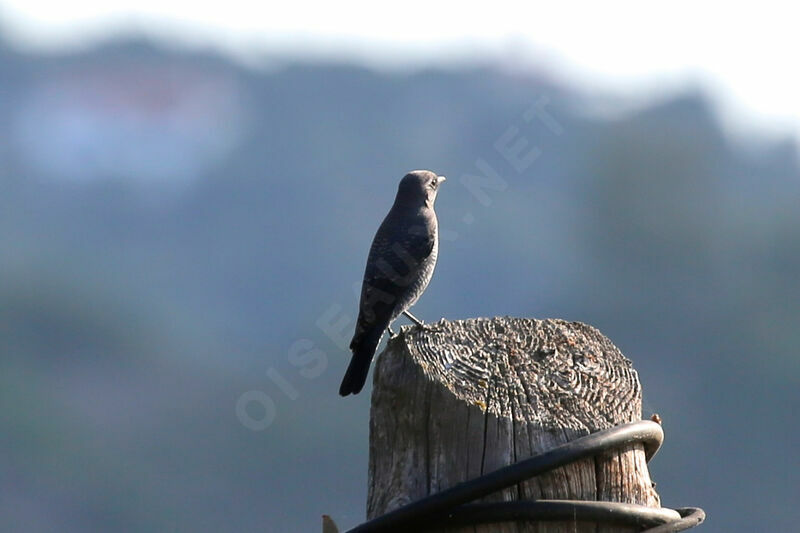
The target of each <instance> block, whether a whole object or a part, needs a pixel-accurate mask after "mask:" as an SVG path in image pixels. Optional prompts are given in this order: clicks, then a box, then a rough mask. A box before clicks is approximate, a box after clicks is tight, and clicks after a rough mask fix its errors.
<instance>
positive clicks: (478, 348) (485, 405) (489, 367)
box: [367, 317, 659, 533]
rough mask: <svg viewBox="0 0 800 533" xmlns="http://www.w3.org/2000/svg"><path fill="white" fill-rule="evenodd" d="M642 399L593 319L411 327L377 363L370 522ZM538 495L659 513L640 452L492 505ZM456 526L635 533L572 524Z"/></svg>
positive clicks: (573, 470) (596, 425) (600, 424)
mask: <svg viewBox="0 0 800 533" xmlns="http://www.w3.org/2000/svg"><path fill="white" fill-rule="evenodd" d="M641 396H642V391H641V386H640V384H639V379H638V376H637V374H636V371H635V370H634V369H633V367H632V365H631V362H630V361H629V360H628V359H626V358H625V357H624V356H623V355H622V354H621V353H620V351H619V350H618V349H617V348H616V347H615V346H614V345H613V344H612V343H611V342H610V341H609V340H608V339H607V338H606V337H605V336H603V335H602V334H601V333H600V332H599V331H597V330H596V329H595V328H593V327H591V326H587V325H585V324H581V323H578V322H566V321H564V320H553V319H549V320H535V319H522V318H509V317H502V318H494V319H471V320H463V321H452V322H449V321H444V320H442V321H440V322H438V323H436V324H433V325H432V329H430V330H427V329H426V330H423V329H420V328H415V327H404V328H403V329H402V331H401V333H400V334H399V335H397V336H396V337H394V338H393V339H390V341H389V343H388V345H387V347H386V349H385V350H384V352H383V353H382V354H381V356H380V357H379V358H378V362H377V364H376V368H375V377H374V388H373V393H372V409H371V416H370V459H369V461H370V462H369V480H370V481H369V494H368V503H367V515H368V518H374V517H376V516H379V515H381V514H384V513H385V512H387V511H390V510H392V509H395V508H397V507H399V506H401V505H404V504H406V503H410V502H412V501H414V500H417V499H419V498H422V497H424V496H426V495H428V494H432V493H434V492H437V491H439V490H442V489H445V488H448V487H451V486H453V485H454V484H456V483H459V482H461V481H466V480H468V479H472V478H475V477H478V476H480V475H482V474H484V473H487V472H491V471H493V470H495V469H497V468H500V467H502V466H505V465H508V464H512V463H515V462H517V461H518V460H521V459H524V458H527V457H530V456H533V455H537V454H539V453H542V452H544V451H546V450H549V449H551V448H553V447H555V446H558V445H559V444H563V443H565V442H568V441H571V440H574V439H575V438H577V437H580V436H583V435H586V434H588V433H592V432H595V431H599V430H601V429H606V428H610V427H613V426H616V425H619V424H622V423H625V422H631V421H635V420H640V419H641ZM541 498H547V499H579V500H602V501H619V502H626V503H636V504H642V505H647V506H651V507H658V506H659V499H658V495H657V494H656V492H655V490H654V489H653V486H652V483H651V481H650V477H649V473H648V470H647V464H646V462H645V457H644V450H643V448H642V446H641V445H634V446H630V447H628V448H625V449H622V450H614V451H610V452H608V453H605V454H604V455H603V456H602V457H597V458H594V459H587V460H584V461H580V462H578V463H574V464H571V465H568V466H565V467H563V468H559V469H557V470H555V471H553V472H550V473H548V474H545V475H543V476H539V477H537V478H533V479H531V480H528V481H526V482H524V483H521V484H519V485H517V486H515V487H511V488H508V489H506V490H504V491H502V492H499V493H495V494H493V495H491V496H490V497H488V498H486V500H484V501H508V500H519V499H541ZM458 531H473V532H488V531H492V532H533V531H537V532H548V533H552V532H565V533H566V532H570V533H572V532H584V531H587V532H588V531H591V532H595V531H601V532H606V531H630V530H627V529H620V528H619V527H615V528H614V527H607V526H599V527H598V526H596V525H595V524H585V523H575V522H570V523H557V524H556V523H549V524H547V523H540V524H510V523H506V524H496V525H491V526H489V525H485V526H478V527H470V528H466V529H463V528H462V529H459V530H458Z"/></svg>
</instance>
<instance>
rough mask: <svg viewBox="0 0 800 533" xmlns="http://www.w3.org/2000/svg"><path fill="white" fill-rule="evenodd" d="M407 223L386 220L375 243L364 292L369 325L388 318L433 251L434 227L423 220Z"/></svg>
mask: <svg viewBox="0 0 800 533" xmlns="http://www.w3.org/2000/svg"><path fill="white" fill-rule="evenodd" d="M406 222H408V223H406V224H398V223H397V221H395V220H391V219H390V217H387V220H385V221H384V223H383V224H381V227H380V228H379V229H378V232H377V233H376V234H375V239H374V240H373V241H372V246H371V247H370V250H369V257H368V259H367V268H366V270H365V271H364V284H363V286H362V289H361V311H362V313H364V318H365V319H366V321H367V322H370V323H374V322H380V321H382V320H383V319H386V320H388V319H389V317H390V316H391V314H392V311H393V310H394V307H395V303H396V299H397V298H398V297H399V296H400V294H402V293H403V292H404V290H405V289H406V288H407V287H408V286H409V285H411V284H413V283H414V282H415V281H416V280H417V279H418V277H419V269H420V267H421V265H422V263H423V261H424V260H425V259H427V258H428V256H430V254H431V252H432V251H433V247H434V243H435V241H436V229H435V226H433V225H431V224H426V223H425V220H424V219H420V220H416V219H411V220H406Z"/></svg>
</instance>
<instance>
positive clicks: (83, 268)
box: [0, 0, 800, 533]
mask: <svg viewBox="0 0 800 533" xmlns="http://www.w3.org/2000/svg"><path fill="white" fill-rule="evenodd" d="M756 8H757V11H756V10H755V9H754V10H745V9H744V8H738V7H734V6H732V5H727V4H722V3H716V2H711V3H704V4H703V5H702V6H699V5H696V4H688V3H686V4H684V3H681V2H678V3H670V4H669V5H663V6H659V7H658V8H657V10H654V9H653V8H651V7H649V6H643V5H639V3H635V2H623V3H619V4H603V5H602V6H593V7H590V6H584V5H581V4H574V3H569V2H567V3H562V4H559V5H558V6H550V7H546V8H525V9H524V10H520V8H519V7H514V4H513V3H511V2H506V1H504V0H499V1H497V2H493V3H492V6H491V10H488V9H487V10H485V11H483V12H469V11H467V10H466V8H465V7H463V6H453V5H445V4H442V5H437V6H431V5H428V4H426V3H422V2H417V1H415V0H410V1H409V2H404V3H403V4H402V5H397V6H394V8H390V7H381V8H378V7H377V4H368V3H359V2H352V1H345V2H337V3H335V4H330V5H323V4H322V3H320V4H316V3H307V2H294V3H293V5H269V4H268V5H265V6H261V7H260V8H258V9H257V10H254V9H253V8H252V6H250V5H248V4H247V3H244V2H238V1H232V2H226V3H225V4H224V5H213V6H212V5H210V6H201V5H197V4H196V3H193V4H191V5H190V4H188V3H180V2H171V1H169V0H167V1H160V2H154V1H149V0H145V1H139V2H136V3H134V2H127V1H122V2H116V3H112V4H102V5H101V4H100V3H95V2H92V1H84V0H79V1H77V2H69V3H64V4H63V6H61V7H58V6H57V5H56V4H54V3H53V2H44V1H41V0H28V1H26V2H22V1H20V0H2V1H0V531H9V532H86V531H276V532H294V531H319V528H320V515H321V514H323V513H327V514H330V515H332V516H333V517H334V519H335V520H336V521H337V522H338V523H339V525H340V527H342V528H345V527H351V526H353V525H355V524H357V523H359V522H360V521H362V520H363V518H364V512H365V511H364V510H365V498H366V474H367V452H368V417H369V393H370V389H369V385H368V387H367V389H366V391H365V393H363V394H361V395H359V396H357V397H350V398H347V399H340V398H339V397H338V395H337V389H338V385H339V381H340V379H341V376H342V375H343V372H344V369H345V367H346V365H347V362H348V360H349V357H350V354H349V352H348V351H347V350H346V344H347V342H348V341H349V336H350V335H351V332H352V327H353V319H354V317H355V314H356V305H357V302H356V291H357V288H356V287H357V286H358V285H359V284H360V278H361V274H362V272H363V266H364V261H365V258H366V254H367V250H368V247H369V244H370V241H371V239H372V236H373V234H374V231H375V229H376V227H377V225H378V224H379V223H380V221H381V219H382V217H383V215H384V214H385V212H386V211H387V210H388V208H389V206H390V205H391V202H392V200H393V198H394V194H395V190H396V185H397V182H398V180H399V179H400V178H401V177H402V175H403V174H404V173H405V172H406V171H408V170H411V169H415V168H430V169H432V170H434V171H436V172H438V173H441V174H444V175H446V176H448V178H449V179H448V182H447V183H446V185H445V186H444V188H443V190H442V192H441V194H440V195H439V200H438V202H437V212H438V215H439V220H440V226H441V231H442V244H441V253H440V260H439V264H438V266H437V272H436V276H435V277H434V280H433V282H432V283H431V286H430V287H429V289H428V291H427V292H426V294H425V296H424V297H423V298H422V299H421V300H420V302H419V303H418V305H417V306H416V308H415V314H416V315H417V316H419V317H420V318H422V319H424V320H437V319H439V318H440V317H442V316H444V317H447V318H449V319H460V318H468V317H479V316H494V315H516V316H526V317H538V318H545V317H561V318H566V319H569V320H579V321H583V322H587V323H589V324H592V325H594V326H596V327H598V328H599V329H600V330H601V331H602V332H603V333H605V334H606V335H607V336H609V337H610V338H611V340H612V341H613V342H615V343H616V344H617V345H618V346H619V347H620V348H621V350H622V351H623V353H625V354H626V355H627V356H628V357H629V358H630V359H632V360H633V362H634V365H635V367H636V368H637V369H638V371H639V374H640V377H641V381H642V383H643V386H644V391H645V401H644V406H645V409H644V415H645V416H649V415H650V413H652V412H658V413H660V414H661V416H662V417H663V419H664V428H665V431H666V442H665V444H664V447H663V449H662V451H661V452H660V453H659V455H658V456H657V457H656V458H655V459H654V461H653V462H652V463H651V472H652V475H653V477H654V479H655V480H656V481H657V482H658V491H659V492H660V494H661V496H662V500H663V503H664V505H666V506H672V507H675V506H684V505H697V506H701V507H703V508H704V509H705V510H706V511H707V513H708V515H709V518H708V521H707V522H706V524H705V525H704V526H702V527H701V530H702V531H708V532H727V533H731V532H751V531H756V530H759V531H795V530H796V529H797V524H798V522H800V507H798V506H797V497H798V495H799V494H800V493H799V492H798V486H800V459H798V455H797V453H796V451H797V450H796V448H797V443H798V441H800V430H798V429H797V425H796V424H795V423H794V422H793V419H792V418H791V415H792V413H794V412H795V409H798V408H800V392H798V384H799V383H800V359H798V354H797V347H798V345H799V344H800V328H798V319H800V305H798V301H799V299H800V277H799V276H798V273H799V272H800V169H799V168H798V132H799V131H800V100H798V97H797V95H798V94H800V77H799V75H798V73H797V69H796V68H795V67H792V66H791V65H793V64H795V63H796V57H795V56H796V50H797V49H798V46H800V37H798V33H797V32H796V31H795V28H794V23H795V21H796V17H794V16H792V14H791V13H788V12H785V11H779V10H778V9H777V8H773V7H772V6H771V4H770V3H769V2H760V3H759V4H758V5H757V6H756ZM402 321H403V320H401V321H400V322H402Z"/></svg>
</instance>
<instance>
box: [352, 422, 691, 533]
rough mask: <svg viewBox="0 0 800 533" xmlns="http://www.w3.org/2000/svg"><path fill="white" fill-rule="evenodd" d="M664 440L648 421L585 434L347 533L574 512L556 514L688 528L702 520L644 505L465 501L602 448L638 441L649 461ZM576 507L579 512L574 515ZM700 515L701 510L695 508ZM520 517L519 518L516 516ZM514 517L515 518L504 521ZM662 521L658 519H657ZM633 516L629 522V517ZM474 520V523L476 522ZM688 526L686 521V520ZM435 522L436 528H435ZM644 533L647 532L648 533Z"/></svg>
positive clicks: (663, 532) (657, 427)
mask: <svg viewBox="0 0 800 533" xmlns="http://www.w3.org/2000/svg"><path fill="white" fill-rule="evenodd" d="M663 440H664V432H663V431H662V429H661V426H660V425H658V424H656V423H655V422H651V421H649V420H642V421H639V422H632V423H629V424H624V425H621V426H617V427H614V428H611V429H607V430H603V431H598V432H597V433H592V434H591V435H586V436H585V437H581V438H579V439H576V440H574V441H571V442H568V443H566V444H562V445H561V446H558V447H556V448H553V449H552V450H549V451H547V452H545V453H542V454H540V455H537V456H535V457H531V458H528V459H524V460H522V461H520V462H518V463H515V464H513V465H509V466H506V467H503V468H500V469H498V470H495V471H494V472H490V473H488V474H485V475H483V476H481V477H479V478H476V479H472V480H469V481H465V482H463V483H459V484H458V485H455V486H453V487H451V488H449V489H445V490H443V491H441V492H437V493H436V494H431V495H430V496H427V497H425V498H422V499H420V500H417V501H415V502H412V503H410V504H408V505H405V506H403V507H400V508H398V509H395V510H393V511H390V512H388V513H386V514H384V515H382V516H379V517H377V518H374V519H372V520H370V521H368V522H365V523H364V524H361V525H359V526H356V527H355V528H353V529H351V530H350V533H364V532H387V531H408V530H409V528H412V527H413V528H416V529H426V528H427V529H430V528H431V527H445V526H444V524H448V525H449V524H450V523H451V520H468V522H458V523H459V524H462V523H486V522H501V521H508V520H519V519H525V520H534V521H535V520H540V521H541V520H563V519H564V518H566V519H572V518H573V517H574V514H570V515H569V516H566V517H565V516H564V515H562V514H558V513H560V512H566V510H567V509H568V510H570V511H571V512H581V513H587V516H588V514H592V513H594V514H592V516H594V517H595V518H593V519H589V518H587V519H586V520H587V521H589V520H591V521H596V522H603V523H606V522H608V523H616V522H615V521H619V520H623V521H624V520H629V519H630V520H635V522H627V521H626V522H624V523H627V524H630V523H636V524H638V525H641V526H643V527H648V526H649V525H653V526H656V527H657V528H661V527H666V526H670V525H672V524H678V523H679V522H684V521H687V520H688V521H690V522H691V521H692V520H694V522H693V524H692V525H690V526H688V527H694V526H695V525H697V524H699V523H700V522H702V520H703V518H704V517H705V515H704V514H703V515H702V517H701V518H700V519H699V521H698V520H696V518H694V519H693V518H691V517H696V516H697V515H696V513H695V514H692V515H690V516H687V517H686V518H678V519H676V518H675V515H674V514H670V520H671V522H669V523H665V522H664V521H656V522H652V521H651V520H653V519H655V518H654V517H655V516H656V515H659V513H660V512H669V513H674V512H673V511H670V510H668V509H653V508H649V507H644V506H633V507H640V509H638V510H634V509H633V508H632V507H631V505H630V504H620V503H613V502H580V501H571V500H560V501H553V500H538V501H531V502H502V503H499V504H470V505H465V504H467V503H468V502H471V501H474V500H477V499H480V498H483V497H485V496H487V495H489V494H491V493H493V492H496V491H498V490H502V489H504V488H506V487H509V486H512V485H516V484H517V483H520V482H522V481H525V480H526V479H529V478H532V477H535V476H538V475H541V474H543V473H545V472H548V471H550V470H553V469H555V468H559V467H561V466H564V465H567V464H569V463H572V462H574V461H577V460H580V459H584V458H586V457H591V456H593V455H596V454H597V453H599V452H601V451H603V450H609V449H613V448H618V447H622V446H625V445H628V444H633V443H637V442H640V443H642V444H643V445H644V450H645V457H646V459H647V460H648V461H649V460H650V458H652V457H653V456H654V455H655V454H656V452H657V451H658V449H659V447H660V446H661V443H662V442H663ZM579 509H580V511H579ZM697 511H699V512H700V513H702V510H699V509H698V510H697ZM523 514H524V515H525V516H524V517H523V516H522V515H523ZM459 516H463V517H466V516H470V517H471V518H469V519H467V518H459ZM511 516H515V517H517V518H504V517H511ZM545 516H550V517H551V518H545ZM659 516H661V517H662V518H663V517H664V515H663V514H662V515H659ZM634 517H635V518H634ZM476 520H477V522H476ZM687 523H688V522H687ZM437 524H438V526H437ZM688 527H683V529H663V530H662V529H653V530H652V532H656V533H667V532H672V531H683V530H684V529H688ZM652 532H651V530H648V533H652Z"/></svg>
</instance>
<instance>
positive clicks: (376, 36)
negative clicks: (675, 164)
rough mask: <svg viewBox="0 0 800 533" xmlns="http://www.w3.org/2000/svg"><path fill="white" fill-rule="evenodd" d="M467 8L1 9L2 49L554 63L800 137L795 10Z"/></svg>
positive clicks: (152, 1) (560, 5)
mask: <svg viewBox="0 0 800 533" xmlns="http://www.w3.org/2000/svg"><path fill="white" fill-rule="evenodd" d="M466 5H467V4H463V3H449V2H439V3H437V2H432V1H427V2H422V1H418V0H404V1H403V2H393V3H381V2H374V1H371V2H368V1H358V0H339V1H337V2H303V1H291V0H290V1H286V0H284V1H282V2H269V1H265V2H243V1H240V0H228V1H226V2H198V1H196V0H195V1H192V2H188V1H171V0H137V1H133V0H120V1H111V2H109V1H102V2H101V1H99V0H72V1H70V2H54V1H53V0H0V21H3V25H4V27H5V33H6V35H7V37H8V38H11V39H13V41H14V42H15V43H17V44H19V45H22V46H25V47H33V48H42V47H44V48H53V47H57V48H60V47H64V46H66V45H69V46H73V45H83V44H85V43H87V42H91V41H93V40H95V39H97V38H102V37H105V36H108V35H112V34H115V33H118V32H119V31H121V30H127V31H130V30H131V29H139V30H144V31H147V32H149V33H152V34H155V35H160V36H167V37H169V38H171V39H177V40H180V41H181V42H184V43H187V44H191V45H208V44H211V45H214V46H218V47H220V48H223V49H224V50H226V51H227V52H230V53H233V54H235V55H237V56H239V57H241V58H244V59H246V60H247V61H253V60H254V59H255V58H258V57H262V56H263V55H265V54H269V53H273V54H274V53H276V52H288V53H292V54H294V55H301V56H311V57H336V58H340V57H344V58H354V59H357V60H358V61H362V62H366V63H368V64H370V65H376V66H381V67H384V68H386V67H388V68H394V67H405V66H409V65H410V66H414V65H419V64H429V63H450V62H456V61H458V62H463V61H468V60H470V59H472V58H475V57H487V56H488V57H493V58H502V60H503V62H504V63H505V64H507V65H509V66H517V65H518V66H521V67H524V66H525V65H526V64H529V63H534V62H537V63H539V64H541V63H544V64H547V65H548V66H549V67H550V68H552V69H555V71H556V72H557V73H558V74H559V75H560V76H562V77H564V78H566V79H568V80H570V81H573V82H577V84H578V86H579V87H582V88H584V89H585V90H586V91H587V92H588V91H594V90H597V89H603V90H611V91H614V92H619V93H621V94H623V95H625V96H630V97H631V98H632V99H634V100H635V99H636V98H640V97H641V96H642V95H643V94H644V95H646V94H659V93H661V92H663V91H665V90H669V89H671V88H674V87H680V86H682V85H686V84H696V85H697V84H699V85H702V86H704V87H707V88H709V89H710V90H711V91H713V92H714V94H715V95H716V99H717V102H718V106H719V109H720V110H721V111H722V116H723V117H725V119H726V120H727V121H729V123H730V124H733V125H734V126H736V127H737V128H740V129H741V128H744V129H745V130H747V129H750V128H751V127H758V128H760V129H761V128H765V127H766V128H767V129H772V130H776V131H779V132H793V133H795V134H800V73H799V72H798V67H797V63H798V58H797V56H798V51H800V31H798V23H800V18H798V16H797V15H798V14H799V13H800V9H795V8H793V7H791V3H790V2H775V3H772V2H769V1H763V0H762V1H760V2H755V3H747V6H748V7H744V4H743V3H742V4H738V3H730V2H717V1H707V2H681V1H678V2H676V1H673V2H660V3H657V4H656V3H650V2H645V1H642V0H639V1H631V2H611V3H609V2H603V3H599V2H592V3H589V2H587V3H580V2H577V3H576V2H563V1H562V2H548V3H547V4H543V5H541V6H537V5H535V4H533V3H529V5H524V3H523V2H518V1H506V0H494V1H492V2H484V3H482V5H484V6H485V9H482V10H474V9H469V8H467V7H465V6H466ZM392 6H393V7H392Z"/></svg>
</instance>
